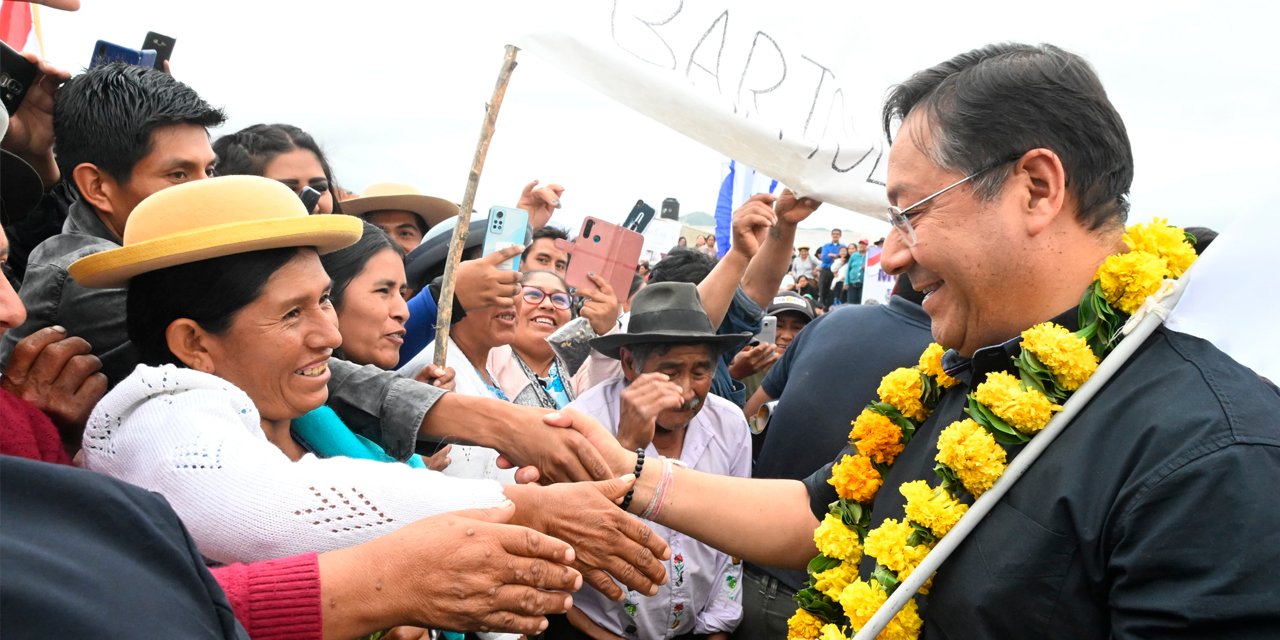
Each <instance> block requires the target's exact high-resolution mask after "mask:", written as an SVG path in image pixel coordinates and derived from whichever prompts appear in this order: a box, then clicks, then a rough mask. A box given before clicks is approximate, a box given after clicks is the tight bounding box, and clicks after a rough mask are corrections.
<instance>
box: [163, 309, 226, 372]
mask: <svg viewBox="0 0 1280 640" xmlns="http://www.w3.org/2000/svg"><path fill="white" fill-rule="evenodd" d="M164 337H165V341H166V342H168V343H169V351H171V352H173V355H175V356H177V358H178V360H180V361H181V362H182V364H185V365H187V366H188V367H190V368H192V369H195V370H196V371H200V372H202V373H214V372H215V367H214V362H213V356H212V354H211V353H210V352H209V348H210V347H211V346H213V345H212V343H211V340H210V339H211V338H212V336H211V335H210V334H209V332H207V331H205V330H204V329H203V328H202V327H201V326H200V325H199V324H198V323H196V321H195V320H191V319H189V318H178V319H177V320H174V321H173V322H171V323H169V327H168V328H167V329H165V331H164Z"/></svg>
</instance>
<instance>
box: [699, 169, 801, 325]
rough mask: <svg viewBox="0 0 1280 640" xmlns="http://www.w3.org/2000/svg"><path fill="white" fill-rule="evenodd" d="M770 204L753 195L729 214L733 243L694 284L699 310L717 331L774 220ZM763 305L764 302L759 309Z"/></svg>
mask: <svg viewBox="0 0 1280 640" xmlns="http://www.w3.org/2000/svg"><path fill="white" fill-rule="evenodd" d="M773 201H774V197H773V196H772V195H770V194H767V193H760V194H756V195H754V196H751V199H750V200H747V201H746V202H745V203H743V205H742V206H741V207H738V210H737V211H734V212H733V227H732V229H733V243H732V245H730V247H729V252H728V253H726V254H724V257H723V258H721V259H720V262H719V264H717V265H716V266H715V268H714V269H712V270H711V273H710V274H708V275H707V277H706V278H704V279H703V280H702V282H701V283H699V284H698V297H700V298H702V307H703V308H704V309H706V311H707V317H708V318H710V319H711V326H713V327H716V328H719V327H720V323H721V322H723V321H724V317H725V314H727V313H729V305H730V304H731V303H733V296H734V294H735V293H737V291H738V283H739V282H742V283H743V284H744V285H745V284H746V281H745V280H743V274H745V273H746V271H747V268H748V267H749V266H750V263H751V259H752V258H753V257H755V255H756V254H757V253H759V251H760V245H761V243H763V242H764V241H765V235H766V234H767V233H768V230H769V227H771V226H773V224H774V221H775V220H776V216H775V215H774V213H773V209H772V205H773ZM778 279H779V280H781V279H782V276H781V275H779V276H778ZM775 291H776V289H775ZM753 299H754V297H753ZM769 299H770V300H771V299H773V292H770V293H769ZM766 306H768V303H767V302H766V303H765V304H763V305H761V306H760V308H762V309H763V308H764V307H766Z"/></svg>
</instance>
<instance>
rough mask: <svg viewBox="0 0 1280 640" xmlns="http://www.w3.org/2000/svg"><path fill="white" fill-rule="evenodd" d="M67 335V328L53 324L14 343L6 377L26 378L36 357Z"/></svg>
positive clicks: (19, 380)
mask: <svg viewBox="0 0 1280 640" xmlns="http://www.w3.org/2000/svg"><path fill="white" fill-rule="evenodd" d="M65 337H67V330H66V329H63V328H62V327H58V326H53V327H45V328H44V329H41V330H39V331H37V332H35V333H33V334H31V335H29V336H27V337H25V338H23V339H22V340H20V341H19V342H18V344H16V345H14V347H13V353H12V354H10V355H9V365H8V367H7V368H6V369H5V371H4V375H5V377H8V378H12V379H13V380H14V381H15V382H21V381H22V380H25V379H26V377H27V373H28V372H29V370H30V369H31V365H32V363H34V362H35V361H36V358H38V357H39V356H40V353H41V352H42V351H44V349H45V347H47V346H49V345H51V344H53V343H55V342H58V341H59V340H62V339H63V338H65ZM82 342H83V341H82ZM85 344H88V343H85ZM68 357H70V356H68Z"/></svg>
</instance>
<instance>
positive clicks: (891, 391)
mask: <svg viewBox="0 0 1280 640" xmlns="http://www.w3.org/2000/svg"><path fill="white" fill-rule="evenodd" d="M876 392H877V393H879V394H880V401H881V402H887V403H889V404H890V405H893V408H894V409H897V410H898V411H901V412H902V415H904V416H906V417H908V418H911V419H912V420H915V421H917V422H924V420H925V418H928V417H929V410H928V409H925V408H924V404H923V403H922V402H921V401H920V397H921V396H922V395H924V387H923V386H922V385H921V384H920V371H919V370H918V369H907V368H905V367H904V368H898V369H894V370H893V371H891V372H889V375H887V376H885V377H884V378H883V379H881V380H880V388H879V389H877V390H876Z"/></svg>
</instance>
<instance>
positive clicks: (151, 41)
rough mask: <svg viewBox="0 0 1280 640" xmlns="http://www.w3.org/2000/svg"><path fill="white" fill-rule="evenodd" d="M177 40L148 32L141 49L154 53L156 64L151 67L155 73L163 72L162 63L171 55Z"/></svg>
mask: <svg viewBox="0 0 1280 640" xmlns="http://www.w3.org/2000/svg"><path fill="white" fill-rule="evenodd" d="M177 42H178V39H177V38H170V37H169V36H165V35H160V34H158V33H156V32H154V31H148V32H147V37H146V38H145V39H144V40H143V42H142V48H143V49H151V50H152V51H155V52H156V62H155V66H154V67H153V68H154V69H156V70H157V71H164V63H165V61H166V60H168V59H169V56H171V55H173V45H174V44H177Z"/></svg>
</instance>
